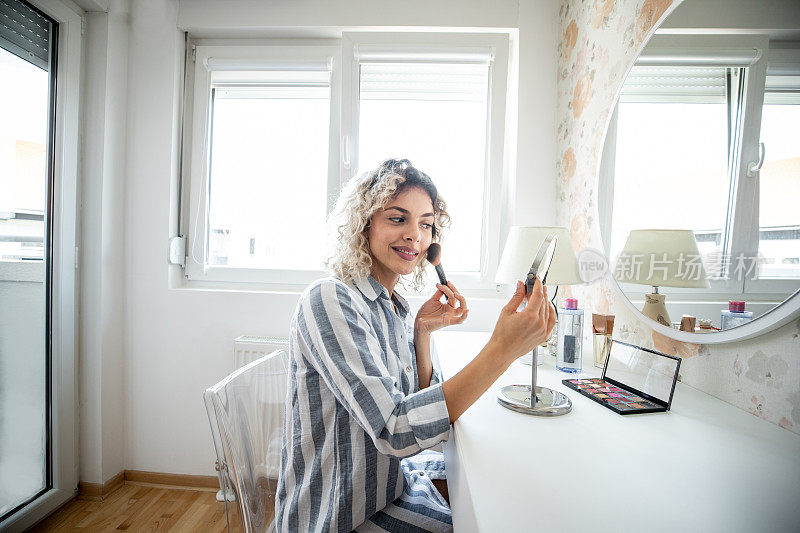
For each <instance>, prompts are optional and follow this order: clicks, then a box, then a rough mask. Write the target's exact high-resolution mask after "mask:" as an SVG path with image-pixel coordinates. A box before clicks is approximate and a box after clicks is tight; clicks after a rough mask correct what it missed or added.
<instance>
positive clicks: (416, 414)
mask: <svg viewBox="0 0 800 533" xmlns="http://www.w3.org/2000/svg"><path fill="white" fill-rule="evenodd" d="M296 327H297V328H298V330H299V335H298V338H299V340H300V341H301V342H302V344H303V345H304V346H303V351H304V352H305V353H306V355H307V357H308V359H309V362H310V364H311V365H312V366H313V367H314V368H315V369H316V370H317V371H318V372H319V374H320V376H322V379H323V380H324V381H325V383H326V385H328V387H329V388H330V389H331V390H332V391H333V393H334V395H335V396H336V399H337V400H338V401H339V402H340V403H341V404H342V405H343V406H344V407H345V408H346V409H347V411H348V412H349V413H350V415H351V416H353V418H355V419H356V421H357V422H358V424H359V425H360V426H361V427H362V428H363V429H364V431H366V432H367V434H368V435H369V436H370V437H371V438H372V441H373V442H374V444H375V447H376V448H377V449H378V451H380V452H381V453H383V454H385V455H392V456H396V457H409V456H411V455H414V454H416V453H418V452H420V451H421V450H424V449H428V448H430V447H432V446H435V445H436V444H438V443H439V442H441V441H443V440H447V439H448V438H449V436H450V417H449V414H448V412H447V405H446V404H445V400H444V393H443V392H442V386H441V384H440V383H439V384H437V385H435V386H434V385H433V384H432V385H431V386H430V387H428V388H426V389H423V390H421V391H418V392H415V393H413V394H409V395H405V394H403V392H402V391H401V390H400V389H399V388H398V387H397V380H396V378H395V377H393V376H391V375H390V374H389V371H388V369H387V368H386V365H384V364H383V360H382V357H381V353H382V352H383V349H382V347H381V345H380V343H379V342H378V338H377V336H376V335H375V333H374V332H373V331H372V328H371V326H370V323H369V322H368V321H367V320H366V319H365V318H364V317H363V316H362V315H361V313H360V312H359V311H358V310H357V309H356V306H355V305H354V302H353V299H352V296H351V292H350V289H349V288H348V287H347V286H346V285H345V284H344V283H342V282H340V281H337V280H325V281H322V282H319V283H317V284H315V285H313V286H312V287H311V288H310V290H309V291H308V292H307V293H306V294H305V295H304V296H303V298H302V299H301V302H300V306H299V309H298V315H297V323H296Z"/></svg>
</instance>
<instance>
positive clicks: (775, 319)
mask: <svg viewBox="0 0 800 533" xmlns="http://www.w3.org/2000/svg"><path fill="white" fill-rule="evenodd" d="M689 1H693V0H689ZM694 1H696V0H694ZM683 3H684V0H677V1H676V2H674V3H673V4H672V5H671V6H669V8H668V9H667V10H666V11H665V12H664V14H663V15H661V18H660V19H659V20H658V21H657V22H656V23H655V24H654V25H653V27H652V28H650V30H649V31H648V32H647V35H646V36H645V39H644V40H643V41H642V44H640V45H639V48H638V49H637V50H636V54H635V55H634V56H633V59H632V60H631V62H630V64H629V65H628V66H627V68H626V70H625V76H624V77H623V78H622V83H620V84H619V87H617V90H616V92H615V93H614V98H613V100H612V101H611V107H610V108H609V109H608V115H607V116H606V120H605V129H604V132H603V142H602V143H600V153H599V154H598V159H597V171H596V173H595V177H594V196H595V198H594V200H595V201H594V208H593V211H594V215H595V220H600V206H599V201H598V200H599V185H600V174H601V172H602V159H603V151H604V148H605V145H606V137H607V136H608V127H609V125H610V124H611V120H612V118H613V114H614V113H613V111H614V107H615V106H616V105H617V102H618V101H619V97H620V93H621V92H622V86H623V85H624V84H625V80H627V79H628V76H629V75H630V73H631V70H632V69H633V66H634V65H635V64H636V59H637V58H638V57H639V56H640V55H641V53H642V51H643V50H644V48H645V47H646V46H647V44H648V43H649V42H650V40H651V39H652V37H653V35H655V33H656V31H657V30H658V29H659V28H660V27H661V25H662V24H663V23H664V21H665V20H666V19H667V17H669V16H670V15H671V14H672V12H673V11H675V9H677V8H678V7H679V6H680V5H682V4H683ZM598 232H599V229H598ZM599 233H600V240H601V241H603V244H605V242H604V240H605V236H604V235H603V234H602V232H599ZM609 265H610V262H609ZM606 276H607V277H608V278H609V279H610V285H611V287H612V291H613V294H614V297H615V298H616V299H617V301H621V302H622V304H623V305H624V306H625V307H626V308H627V309H628V311H630V312H631V313H633V315H634V316H635V317H636V319H637V320H639V321H640V322H642V323H644V324H645V325H646V326H647V327H649V328H650V329H652V330H653V331H656V332H658V333H660V334H661V335H664V336H665V337H669V338H671V339H674V340H676V341H680V342H687V343H692V344H722V343H726V342H736V341H742V340H745V339H750V338H753V337H758V336H760V335H763V334H765V333H769V332H770V331H772V330H774V329H776V328H779V327H780V326H783V325H786V324H788V323H790V322H792V321H793V320H795V319H796V318H798V317H800V289H798V290H796V291H795V292H794V293H792V294H791V295H790V296H789V297H788V298H786V299H785V300H784V301H783V302H781V303H779V304H778V305H776V306H775V307H773V308H772V309H770V310H769V311H767V312H766V313H764V314H763V315H761V316H759V317H756V318H755V319H753V320H752V321H750V322H748V323H747V324H743V325H741V326H737V327H735V328H732V329H728V330H725V331H715V332H713V333H690V332H688V331H680V330H677V329H673V328H669V327H667V326H665V325H663V324H659V323H658V322H656V321H655V320H652V319H651V318H648V317H646V316H644V315H643V314H642V311H641V310H640V309H638V308H637V307H636V306H635V305H634V304H633V302H631V301H630V300H629V299H628V297H627V296H626V295H625V293H624V292H623V290H622V287H620V285H619V283H617V280H616V279H615V278H614V276H613V275H612V274H611V270H610V269H609V271H608V272H607V273H606Z"/></svg>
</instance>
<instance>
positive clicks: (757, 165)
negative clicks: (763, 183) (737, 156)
mask: <svg viewBox="0 0 800 533" xmlns="http://www.w3.org/2000/svg"><path fill="white" fill-rule="evenodd" d="M766 153H767V150H766V148H765V147H764V143H758V161H753V162H751V163H750V164H749V165H747V176H748V177H750V178H755V177H756V174H758V171H759V170H761V166H762V165H763V164H764V155H765V154H766Z"/></svg>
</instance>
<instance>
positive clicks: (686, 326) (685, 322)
mask: <svg viewBox="0 0 800 533" xmlns="http://www.w3.org/2000/svg"><path fill="white" fill-rule="evenodd" d="M696 321H697V319H696V318H695V317H693V316H692V315H683V317H681V331H688V332H690V333H694V328H695V322H696Z"/></svg>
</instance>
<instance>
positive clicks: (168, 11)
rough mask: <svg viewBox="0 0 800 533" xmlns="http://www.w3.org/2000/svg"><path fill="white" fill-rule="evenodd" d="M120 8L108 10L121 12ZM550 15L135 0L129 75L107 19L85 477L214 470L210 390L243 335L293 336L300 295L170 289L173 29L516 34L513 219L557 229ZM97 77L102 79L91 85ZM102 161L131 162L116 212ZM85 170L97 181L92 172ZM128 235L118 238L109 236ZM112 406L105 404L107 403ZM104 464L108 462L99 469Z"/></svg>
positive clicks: (364, 4) (507, 8) (177, 46)
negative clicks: (122, 112)
mask: <svg viewBox="0 0 800 533" xmlns="http://www.w3.org/2000/svg"><path fill="white" fill-rule="evenodd" d="M113 5H114V4H113V2H112V11H113ZM556 9H557V8H556V2H554V1H552V0H524V1H522V2H517V1H516V0H515V1H509V0H503V1H501V2H491V3H490V2H484V1H478V0H468V1H463V2H453V1H445V0H429V1H416V0H415V1H412V2H405V3H397V2H388V1H380V2H370V1H366V0H361V1H357V0H349V1H347V2H336V3H332V2H324V1H307V0H306V1H295V2H290V1H272V2H260V1H259V2H256V1H250V0H247V1H245V0H242V1H238V2H214V1H211V0H203V1H200V0H195V1H191V2H188V1H184V2H181V3H180V5H178V3H177V2H176V1H175V0H148V1H146V2H145V1H134V2H132V3H131V5H130V34H129V39H128V43H129V44H128V46H129V48H128V50H129V52H128V56H127V79H126V76H125V75H122V74H121V73H119V72H116V73H115V72H111V70H112V67H111V61H110V59H111V58H112V57H114V56H116V54H117V49H116V48H114V46H116V44H114V43H120V42H123V41H122V39H123V37H122V36H121V34H124V31H125V30H124V29H122V28H114V27H112V24H111V23H109V25H108V31H109V32H111V33H114V32H121V34H120V35H113V36H112V37H108V36H106V41H107V42H106V44H105V45H104V44H103V38H102V36H101V37H100V38H98V39H94V38H93V37H91V36H90V40H89V41H87V45H89V44H91V46H93V47H100V48H102V47H103V46H105V47H106V52H105V56H106V60H107V61H106V62H105V68H106V74H105V78H106V87H105V96H102V91H103V89H102V88H101V87H99V86H98V87H94V89H92V90H93V91H94V94H96V95H98V98H104V103H103V104H102V105H101V104H100V103H97V102H93V104H92V105H93V108H95V109H97V110H98V112H102V113H105V114H106V116H107V117H108V120H106V121H105V126H104V128H105V130H106V132H105V133H104V134H103V136H102V137H101V139H106V140H105V142H101V141H100V140H98V139H96V138H95V139H94V141H91V143H92V145H91V146H94V148H91V152H85V156H86V157H88V158H90V159H92V160H94V161H95V162H94V163H91V164H92V165H93V169H92V170H91V171H90V170H89V169H88V168H87V178H86V181H85V188H86V190H85V191H84V199H85V201H86V205H85V206H84V208H85V209H87V212H86V214H85V217H84V235H85V238H86V239H87V240H91V242H93V243H102V245H101V247H100V250H102V251H96V252H95V254H94V255H92V256H91V261H92V264H86V261H87V260H89V258H86V256H84V268H85V269H86V271H85V272H84V273H83V278H82V279H85V280H86V281H87V282H90V284H91V285H92V286H91V287H85V289H84V299H85V300H84V301H85V302H86V306H85V312H86V315H84V317H83V319H84V321H85V322H86V325H85V326H84V329H83V330H82V333H84V334H85V335H86V342H85V349H83V350H82V363H84V364H83V365H82V373H83V377H82V379H81V387H82V394H83V397H84V399H85V400H86V402H88V403H86V402H84V404H83V407H82V414H83V415H84V418H87V420H85V423H84V424H83V425H82V429H83V430H84V431H82V439H83V438H85V439H86V443H85V444H84V445H82V463H85V468H83V467H82V470H81V473H82V480H84V481H92V482H100V481H106V480H107V478H108V476H109V475H113V474H114V473H116V472H112V470H113V469H114V468H118V466H116V465H118V464H119V463H118V462H116V457H117V454H118V453H119V450H122V449H124V461H123V462H122V463H123V464H124V466H123V468H126V469H134V470H149V471H157V472H175V473H186V474H206V475H211V474H213V473H214V470H213V464H214V455H213V446H212V441H211V436H210V431H209V428H208V422H207V420H206V416H205V411H204V408H203V404H202V392H203V390H204V389H205V387H207V386H209V385H211V384H213V383H215V382H216V381H218V380H219V379H220V378H221V377H223V376H224V375H225V374H226V373H228V372H229V371H230V370H231V367H232V363H233V355H232V350H233V346H232V345H233V339H234V338H235V337H236V336H238V335H241V334H256V335H276V336H286V335H287V334H288V326H289V324H288V323H289V318H290V316H291V314H292V312H293V310H294V306H295V304H296V302H297V298H298V296H299V295H298V294H295V293H266V292H257V291H250V292H248V291H231V290H205V289H187V288H177V289H176V288H170V287H174V286H175V284H174V283H170V278H172V279H173V280H174V279H175V277H176V276H179V275H180V272H179V270H178V267H175V266H170V265H168V263H167V245H168V239H169V237H170V236H171V235H172V234H171V233H170V231H171V230H172V231H174V228H175V227H176V226H175V222H176V217H177V214H176V210H175V206H176V197H177V186H176V183H177V179H176V178H177V165H178V149H177V148H178V144H177V143H178V134H179V122H178V117H179V103H180V91H181V87H182V65H181V62H182V54H183V33H182V31H180V30H179V29H178V28H179V27H180V28H190V29H192V31H193V32H198V33H204V34H206V35H212V34H213V35H224V34H228V35H242V34H263V32H264V28H271V30H270V31H271V32H272V33H273V34H281V32H283V33H291V32H297V31H299V30H298V29H297V28H298V27H300V26H303V27H305V28H307V27H309V26H316V25H325V26H328V25H339V26H343V27H345V26H346V27H352V26H356V25H365V26H371V27H375V26H381V25H383V26H385V25H391V26H404V25H418V24H433V25H436V26H446V27H462V28H472V29H475V28H481V27H500V28H517V27H518V28H519V40H520V43H521V44H522V48H521V50H520V53H519V73H520V80H521V86H520V90H519V99H520V101H519V118H518V121H519V122H520V124H521V127H520V133H519V137H518V139H517V143H518V146H519V153H521V154H522V156H521V159H520V161H518V162H514V164H511V165H510V168H511V170H512V171H513V170H514V169H515V168H516V169H517V170H518V172H519V174H520V176H521V179H520V180H519V183H516V184H512V189H515V190H516V191H517V196H516V198H517V200H515V202H514V204H515V206H514V207H515V209H516V212H517V214H512V215H511V216H510V217H509V221H510V223H512V224H513V223H517V222H518V221H520V222H524V223H541V224H549V223H552V222H553V219H554V210H553V207H552V202H553V200H554V199H555V187H554V180H555V176H556V165H555V163H556V147H555V101H556V84H555V79H556ZM94 26H100V28H99V29H98V31H102V19H100V21H99V23H98V24H95V23H94V22H91V21H90V32H91V31H92V30H93V29H94ZM340 29H341V28H340ZM340 29H339V30H340ZM512 33H514V32H512ZM126 38H127V37H126ZM98 43H99V44H98ZM96 55H98V57H95V56H96ZM102 56H103V53H99V54H98V53H97V52H96V51H93V52H90V53H89V57H92V58H94V59H93V63H94V64H95V70H94V72H95V73H96V74H95V75H96V76H102V74H101V71H102V68H101V67H102V64H103V60H102ZM115 66H118V64H115ZM111 78H113V80H112V79H111ZM90 81H91V83H92V84H94V83H98V82H97V80H95V79H94V78H92V80H90ZM119 84H122V85H127V104H125V105H121V104H120V98H122V95H121V94H120V91H119ZM123 99H124V98H123ZM115 106H121V107H124V108H125V109H126V110H127V118H125V117H124V116H118V115H116V114H115V113H118V112H119V107H115ZM112 115H113V118H112ZM85 120H86V121H87V122H86V125H87V126H89V125H90V124H92V125H93V126H92V127H96V126H99V125H100V120H99V119H98V118H97V117H96V116H87V117H86V119H85ZM124 121H127V126H126V131H127V139H126V141H125V143H126V144H125V154H121V153H120V150H119V148H118V146H119V145H118V144H117V142H118V139H119V137H114V139H117V140H112V141H109V137H108V135H113V134H112V133H111V131H109V130H110V129H111V130H113V129H114V128H115V127H116V125H118V124H120V123H121V122H124ZM109 124H111V125H110V126H109ZM87 135H88V132H87ZM95 137H97V135H95ZM87 141H90V139H88V138H87ZM109 142H110V143H111V144H110V145H109ZM88 146H89V145H87V147H88ZM87 149H88V148H87ZM98 158H101V159H102V161H103V162H104V163H103V164H104V165H105V164H106V163H105V162H109V163H110V162H111V161H114V162H116V163H117V164H120V163H121V162H122V161H125V167H124V200H122V201H123V205H121V206H118V205H116V203H117V202H119V201H121V200H120V196H119V191H118V190H117V189H114V187H116V186H118V185H119V184H120V183H122V182H121V181H120V179H119V173H118V169H116V168H114V167H111V168H108V167H106V166H103V167H102V170H101V169H100V164H99V163H97V161H98V160H99V159H98ZM88 163H89V162H87V164H88ZM91 172H94V174H93V175H90V174H91ZM109 187H110V188H111V189H108V188H109ZM98 189H100V190H98ZM98 202H100V204H101V205H102V208H101V207H98V205H97V203H98ZM120 221H122V229H120V225H119V224H120ZM92 224H97V225H99V226H101V227H102V229H101V228H96V227H94V226H92ZM120 231H122V236H123V238H122V240H121V241H120V240H118V239H116V238H115V236H118V235H119V233H120ZM120 242H122V243H124V251H123V253H121V254H120V253H118V251H117V250H116V249H115V246H118V245H119V243H120ZM87 244H88V242H87ZM86 252H87V251H85V253H86ZM114 258H117V260H121V263H122V264H119V263H118V262H115V260H114ZM111 271H113V272H111ZM114 273H116V274H117V275H122V276H123V282H122V283H121V284H120V285H117V287H119V286H121V287H122V294H119V293H118V292H115V290H114V283H116V281H114V280H113V278H112V276H113V275H115V274H114ZM95 276H100V279H101V280H103V279H108V283H109V285H106V282H105V281H97V279H96V278H95ZM103 276H106V278H104V277H103ZM415 303H416V304H417V305H418V303H419V302H418V301H416V302H415V301H413V300H412V305H414V304H415ZM503 304H504V300H502V299H482V300H475V301H472V302H471V305H470V307H471V310H472V311H471V313H470V315H471V316H470V319H469V321H468V323H467V324H465V325H464V328H465V329H478V330H479V329H491V327H492V326H493V325H494V323H495V321H496V318H497V313H498V311H499V309H500V307H501V306H502V305H503ZM120 305H121V306H122V309H123V313H124V314H123V316H122V326H121V327H119V324H118V323H117V321H116V319H115V317H114V316H113V313H114V310H115V309H117V308H118V306H120ZM108 313H111V315H110V316H109V315H108ZM120 339H123V349H122V353H124V358H123V360H124V370H122V371H121V372H120V371H119V368H118V365H117V364H116V363H117V362H118V361H119V356H118V353H119V346H118V344H117V343H118V342H119V341H120ZM120 377H121V378H122V379H123V385H122V387H121V388H120V387H118V384H119V383H118V381H119V379H120ZM120 389H121V390H122V391H123V402H122V407H123V414H122V416H119V412H118V409H117V406H118V405H119V404H118V403H117V399H118V398H119V396H118V395H117V394H115V391H119V390H120ZM105 399H110V400H111V401H112V403H111V405H110V406H108V407H107V406H106V405H105V401H104V400H105ZM89 418H91V420H88V419H89ZM121 420H123V421H124V430H123V432H122V434H123V435H124V445H122V446H119V445H118V444H117V442H116V438H117V437H116V436H117V435H118V434H119V427H118V426H119V423H120V421H121ZM108 432H110V434H109V433H108ZM101 456H102V457H103V459H102V460H99V459H98V458H99V457H101ZM120 469H121V468H120ZM84 475H85V476H87V477H85V478H84V477H83V476H84Z"/></svg>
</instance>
